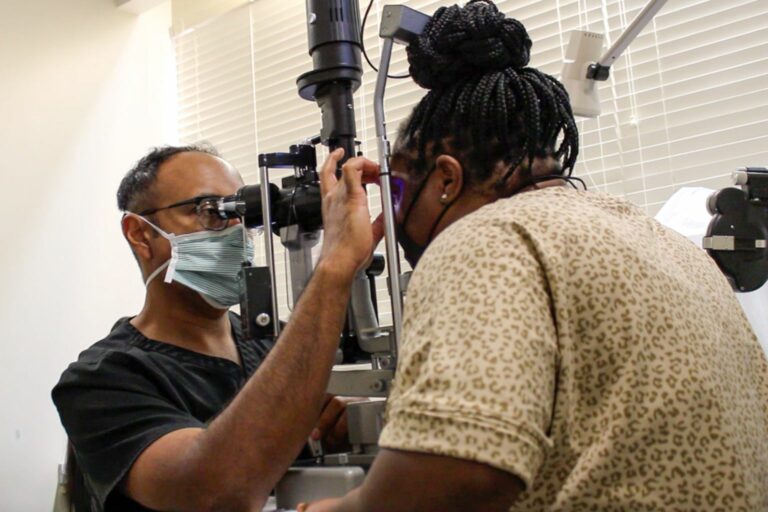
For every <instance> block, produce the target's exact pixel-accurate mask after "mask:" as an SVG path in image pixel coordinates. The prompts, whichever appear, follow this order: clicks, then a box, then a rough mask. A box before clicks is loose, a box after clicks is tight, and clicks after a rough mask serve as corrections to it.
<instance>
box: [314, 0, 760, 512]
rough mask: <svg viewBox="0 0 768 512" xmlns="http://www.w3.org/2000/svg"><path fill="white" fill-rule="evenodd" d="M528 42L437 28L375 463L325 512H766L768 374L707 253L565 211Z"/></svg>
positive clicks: (444, 23)
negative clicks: (399, 335) (406, 280)
mask: <svg viewBox="0 0 768 512" xmlns="http://www.w3.org/2000/svg"><path fill="white" fill-rule="evenodd" d="M530 48H531V40H530V39H529V37H528V34H527V32H526V30H525V28H524V27H523V25H522V24H521V23H520V22H519V21H517V20H514V19H510V18H506V17H505V16H504V15H503V14H501V13H500V12H499V11H498V9H497V8H496V6H494V5H493V4H492V3H490V2H482V1H481V2H477V1H473V2H470V3H469V4H468V5H467V6H466V7H463V8H461V7H457V6H454V7H450V8H441V9H439V10H438V11H437V12H436V13H435V15H434V17H433V19H432V21H431V22H430V23H429V24H428V25H427V27H426V29H425V31H424V33H423V35H422V36H421V37H420V38H419V39H418V40H417V41H416V42H414V43H413V44H411V45H410V46H409V47H408V58H409V62H410V65H411V67H410V69H411V74H412V76H413V78H414V80H415V81H416V82H417V83H418V84H419V85H421V86H422V87H424V88H426V89H428V90H429V92H428V94H427V95H426V96H425V97H424V98H423V99H422V100H421V102H420V103H419V104H418V105H417V106H416V108H415V109H414V111H413V113H412V114H411V116H410V118H409V120H408V121H407V123H406V124H405V125H404V126H403V127H402V128H401V130H400V133H399V137H398V140H397V144H396V146H395V151H394V153H395V155H394V157H393V159H392V168H393V173H394V176H393V178H392V183H393V185H394V187H395V189H396V191H397V193H396V194H395V200H396V202H397V207H396V208H397V212H396V220H397V223H398V229H399V241H400V243H401V245H402V246H403V249H404V251H405V255H406V257H407V258H408V260H409V261H410V262H411V264H412V265H415V272H414V275H413V278H412V280H411V283H410V288H409V292H408V297H407V302H406V311H405V323H404V334H403V342H402V347H401V353H400V357H399V361H398V371H397V377H396V382H395V386H394V389H393V391H392V393H391V395H390V400H389V403H388V410H387V424H386V427H385V428H384V431H383V433H382V435H381V439H380V445H381V447H382V450H381V453H380V454H379V456H378V458H377V459H376V462H375V463H374V465H373V467H372V469H371V471H370V473H369V474H368V476H367V478H366V480H365V483H364V484H363V485H362V486H361V487H360V488H358V489H357V490H356V491H354V492H353V493H351V494H350V495H348V496H347V497H346V498H343V499H341V500H325V501H321V502H317V503H314V504H310V505H309V506H308V507H307V506H306V505H303V506H302V509H305V510H306V509H308V510H309V511H311V512H318V511H330V510H334V511H358V510H366V511H373V510H375V511H381V510H392V511H398V512H406V511H429V510H434V511H441V512H446V511H454V510H455V511H467V510H482V511H502V510H503V511H506V510H510V509H512V510H526V511H537V510H585V511H594V510H628V511H629V510H631V511H641V510H690V511H694V510H695V511H701V510H723V511H737V510H739V511H756V510H766V507H768V361H766V358H765V355H764V354H763V352H762V350H761V348H760V346H759V344H758V342H757V339H756V338H755V336H754V334H753V332H752V331H751V330H750V327H749V325H748V323H747V320H746V319H745V317H744V315H743V313H742V311H741V309H740V307H739V305H738V303H737V301H736V298H735V297H734V294H733V292H732V291H731V289H730V287H729V285H728V283H727V281H726V279H725V277H724V276H723V275H721V273H720V272H719V270H718V269H717V267H716V266H715V264H714V263H713V262H712V261H711V260H710V259H709V257H708V256H707V255H706V254H705V253H704V251H702V250H700V249H698V248H697V247H695V246H694V245H693V244H691V243H690V242H689V241H687V240H686V239H684V238H683V237H681V236H678V235H677V234H675V233H674V232H671V231H670V230H668V229H665V228H664V227H662V226H661V225H659V224H658V223H657V222H655V221H654V220H652V219H650V218H649V217H647V216H646V215H645V214H644V213H643V212H642V211H641V210H639V209H638V208H636V207H635V206H633V205H632V204H630V203H628V202H626V201H624V200H622V199H619V198H616V197H612V196H609V195H606V194H602V193H596V192H585V191H582V190H576V189H575V188H576V187H575V186H573V187H572V186H569V185H570V184H573V183H574V181H573V180H574V179H575V178H571V177H570V176H571V172H572V169H573V167H574V164H575V162H576V156H577V153H578V133H577V129H576V125H575V124H574V120H573V115H572V112H571V108H570V105H569V101H568V97H567V94H566V92H565V91H564V89H563V87H562V85H561V84H560V83H558V82H557V80H555V79H554V78H552V77H550V76H548V75H545V74H543V73H541V72H540V71H538V70H536V69H534V68H530V67H527V65H528V61H529V52H530Z"/></svg>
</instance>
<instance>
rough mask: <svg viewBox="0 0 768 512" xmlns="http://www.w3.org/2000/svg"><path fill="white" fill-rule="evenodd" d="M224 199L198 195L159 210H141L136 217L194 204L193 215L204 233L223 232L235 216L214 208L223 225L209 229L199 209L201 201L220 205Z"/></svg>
mask: <svg viewBox="0 0 768 512" xmlns="http://www.w3.org/2000/svg"><path fill="white" fill-rule="evenodd" d="M224 197H225V196H217V195H210V194H204V195H199V196H195V197H191V198H189V199H184V200H182V201H178V202H176V203H173V204H169V205H167V206H161V207H159V208H149V209H147V210H143V211H141V212H138V213H137V215H152V214H154V213H157V212H159V211H162V210H168V209H170V208H177V207H179V206H186V205H191V204H194V205H195V215H196V216H197V222H198V223H199V224H200V226H202V228H203V229H205V230H206V231H223V230H225V229H226V228H227V224H228V223H229V222H228V221H229V219H232V218H237V215H236V214H233V215H228V214H227V213H226V212H222V211H221V209H219V208H216V209H215V210H214V211H215V212H216V214H217V215H218V216H219V219H220V220H222V221H224V223H223V224H222V225H221V227H216V228H211V227H208V226H206V225H205V224H204V223H203V220H202V218H201V217H200V214H201V212H202V210H201V209H200V206H201V205H202V204H203V201H206V200H213V201H214V204H220V203H221V202H222V200H223V199H224Z"/></svg>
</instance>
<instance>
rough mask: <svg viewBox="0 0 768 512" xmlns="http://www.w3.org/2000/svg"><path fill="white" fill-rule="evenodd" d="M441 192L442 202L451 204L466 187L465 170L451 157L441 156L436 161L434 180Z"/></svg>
mask: <svg viewBox="0 0 768 512" xmlns="http://www.w3.org/2000/svg"><path fill="white" fill-rule="evenodd" d="M433 179H435V180H436V181H437V186H438V189H439V191H440V201H441V202H443V203H450V202H451V201H453V200H454V199H456V198H457V197H458V196H459V194H461V190H462V188H463V187H464V168H463V167H462V165H461V162H459V161H458V160H457V159H456V158H454V157H452V156H451V155H440V156H438V157H437V159H436V160H435V173H434V178H433Z"/></svg>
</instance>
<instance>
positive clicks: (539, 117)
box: [398, 0, 579, 188]
mask: <svg viewBox="0 0 768 512" xmlns="http://www.w3.org/2000/svg"><path fill="white" fill-rule="evenodd" d="M531 45H532V43H531V40H530V38H529V37H528V33H527V32H526V30H525V27H524V26H523V24H522V23H520V22H519V21H518V20H515V19H511V18H506V17H505V16H504V14H503V13H501V12H499V10H498V8H497V7H496V6H495V5H494V4H493V3H492V2H490V1H488V0H480V1H479V0H472V1H471V2H469V3H468V4H467V5H466V6H465V7H463V8H462V7H459V6H456V5H454V6H452V7H441V8H439V9H438V10H437V11H436V12H435V14H434V15H433V17H432V19H431V21H430V22H429V23H427V26H426V27H425V29H424V32H423V33H422V35H421V36H419V38H418V39H417V40H416V41H414V42H412V43H411V44H410V45H409V46H408V47H407V50H406V51H407V53H408V61H409V63H410V72H411V75H412V76H413V78H414V80H415V81H416V83H418V84H419V85H421V86H422V87H424V88H427V89H430V90H429V92H428V93H427V95H426V96H425V97H424V98H423V99H422V100H421V102H420V103H419V105H418V106H417V107H416V108H415V109H414V111H413V113H412V114H411V116H410V118H409V119H408V122H407V123H406V124H405V125H404V126H403V127H402V128H401V131H400V134H399V137H398V147H399V148H402V149H404V150H407V151H409V152H412V153H415V158H414V162H415V164H414V170H415V172H416V173H417V174H423V173H425V172H427V170H428V169H427V163H428V162H429V161H430V155H436V154H438V153H439V152H441V151H444V150H445V148H444V146H445V145H448V146H449V147H450V149H451V150H452V151H453V152H454V154H455V156H456V157H457V158H458V159H459V160H461V161H462V164H463V166H464V167H465V170H466V172H467V174H466V175H465V176H466V179H468V180H469V182H472V183H482V182H484V181H486V180H487V179H489V178H490V177H491V175H492V173H493V172H494V170H495V167H496V165H497V164H498V162H500V161H501V162H503V163H504V164H505V165H507V166H508V170H507V172H506V174H505V175H504V176H503V177H502V178H501V180H500V181H499V182H498V183H497V185H498V186H499V187H500V188H503V187H504V184H505V183H506V182H507V180H508V179H509V178H510V177H511V176H512V174H513V173H514V172H515V171H516V170H517V168H518V167H521V170H522V172H523V175H522V177H523V180H524V181H529V182H533V178H532V176H531V175H530V167H531V164H532V162H533V159H534V158H537V157H553V158H555V159H556V160H558V162H559V163H560V168H559V169H558V172H561V173H562V174H563V175H566V176H570V174H571V172H572V171H573V166H574V165H575V163H576V157H577V155H578V151H579V140H578V129H577V127H576V123H575V121H574V119H573V112H572V110H571V106H570V103H569V100H568V94H567V92H566V91H565V88H564V87H563V86H562V84H560V82H558V81H557V80H556V79H555V78H553V77H551V76H549V75H546V74H544V73H542V72H540V71H538V70H537V69H534V68H530V67H527V65H528V62H529V59H530V49H531ZM559 138H561V141H560V144H559V146H557V143H558V139H559ZM556 146H557V147H556ZM526 161H527V162H528V164H527V165H525V162H526Z"/></svg>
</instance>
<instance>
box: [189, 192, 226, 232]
mask: <svg viewBox="0 0 768 512" xmlns="http://www.w3.org/2000/svg"><path fill="white" fill-rule="evenodd" d="M196 209H197V218H198V220H199V221H200V225H201V226H203V227H204V228H205V229H208V230H211V231H221V230H222V229H224V228H226V227H227V222H228V221H229V218H228V217H227V216H225V215H222V214H221V212H220V211H219V199H218V198H215V197H210V198H205V199H203V200H202V201H200V202H199V203H198V205H197V207H196Z"/></svg>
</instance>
